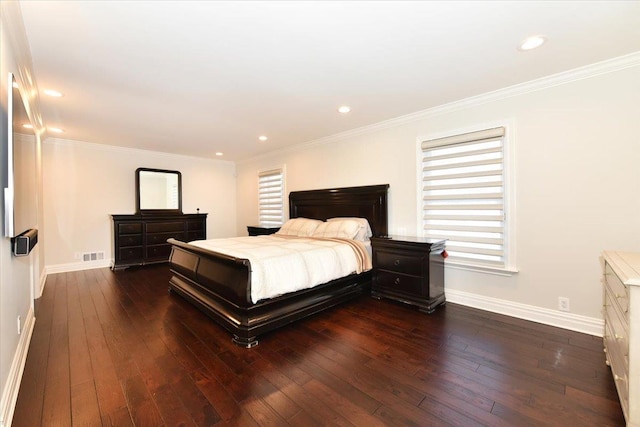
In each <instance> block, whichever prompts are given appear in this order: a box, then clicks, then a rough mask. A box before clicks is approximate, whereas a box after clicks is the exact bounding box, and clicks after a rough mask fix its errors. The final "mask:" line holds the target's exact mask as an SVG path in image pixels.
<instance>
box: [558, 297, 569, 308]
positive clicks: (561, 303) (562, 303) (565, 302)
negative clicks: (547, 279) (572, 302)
mask: <svg viewBox="0 0 640 427" xmlns="http://www.w3.org/2000/svg"><path fill="white" fill-rule="evenodd" d="M558 310H560V311H571V308H570V306H569V298H566V297H558Z"/></svg>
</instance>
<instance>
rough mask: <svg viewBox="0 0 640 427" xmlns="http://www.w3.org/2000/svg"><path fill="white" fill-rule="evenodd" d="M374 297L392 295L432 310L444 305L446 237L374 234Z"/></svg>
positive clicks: (422, 309) (427, 311)
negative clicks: (384, 235) (431, 237)
mask: <svg viewBox="0 0 640 427" xmlns="http://www.w3.org/2000/svg"><path fill="white" fill-rule="evenodd" d="M371 247H372V250H373V253H372V255H373V282H372V288H371V295H372V296H373V297H374V298H378V299H379V298H382V297H385V298H390V299H393V300H396V301H401V302H405V303H408V304H412V305H415V306H418V307H419V308H420V310H421V311H424V312H426V313H433V311H434V310H435V308H436V307H437V306H438V305H440V304H444V302H445V295H444V256H443V255H444V249H445V240H434V239H427V238H422V237H408V236H402V237H400V236H388V237H373V238H372V239H371Z"/></svg>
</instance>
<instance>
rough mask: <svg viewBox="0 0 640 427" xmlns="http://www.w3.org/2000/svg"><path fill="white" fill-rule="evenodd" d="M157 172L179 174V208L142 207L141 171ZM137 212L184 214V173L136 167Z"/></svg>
mask: <svg viewBox="0 0 640 427" xmlns="http://www.w3.org/2000/svg"><path fill="white" fill-rule="evenodd" d="M141 172H157V173H165V174H172V175H177V176H178V208H177V209H140V173H141ZM136 213H137V214H139V215H162V214H182V174H181V173H180V172H179V171H172V170H167V169H151V168H138V169H136Z"/></svg>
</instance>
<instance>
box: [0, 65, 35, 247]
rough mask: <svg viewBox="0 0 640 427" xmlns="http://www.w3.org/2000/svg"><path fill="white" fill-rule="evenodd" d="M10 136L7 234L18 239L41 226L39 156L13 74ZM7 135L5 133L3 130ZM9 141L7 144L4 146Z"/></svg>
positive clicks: (5, 164) (5, 149) (5, 151)
mask: <svg viewBox="0 0 640 427" xmlns="http://www.w3.org/2000/svg"><path fill="white" fill-rule="evenodd" d="M9 84H10V85H11V87H9V91H8V94H7V104H8V111H7V113H8V114H7V122H8V126H7V127H6V129H7V130H8V132H7V134H6V135H2V137H1V138H0V139H2V140H3V144H2V166H0V169H3V174H2V182H3V184H4V185H3V187H4V193H3V195H2V196H3V199H4V203H3V204H4V219H5V224H4V235H5V236H6V237H16V236H18V235H19V234H21V233H22V232H24V231H27V230H29V229H32V228H34V227H36V226H37V222H38V221H37V209H38V207H37V196H36V194H37V185H36V172H35V171H36V157H37V140H36V135H35V132H34V130H33V128H32V127H31V122H30V121H29V116H28V115H27V110H26V108H25V103H24V102H23V99H22V96H21V94H20V90H19V89H18V82H17V81H16V79H15V77H14V75H13V74H11V73H9ZM3 132H4V131H3ZM5 138H6V143H4V141H5Z"/></svg>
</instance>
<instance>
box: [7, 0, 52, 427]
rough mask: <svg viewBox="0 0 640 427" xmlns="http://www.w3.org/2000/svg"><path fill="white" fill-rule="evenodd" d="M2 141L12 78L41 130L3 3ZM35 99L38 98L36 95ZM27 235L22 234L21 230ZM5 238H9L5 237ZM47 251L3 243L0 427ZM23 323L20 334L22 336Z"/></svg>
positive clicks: (24, 51) (10, 402) (15, 24)
mask: <svg viewBox="0 0 640 427" xmlns="http://www.w3.org/2000/svg"><path fill="white" fill-rule="evenodd" d="M0 17H1V20H0V100H1V101H0V103H1V105H2V107H1V109H2V117H1V120H0V141H1V142H2V146H3V147H4V146H6V144H7V139H8V133H9V129H10V123H8V121H7V111H8V102H7V92H8V91H10V90H12V89H11V87H10V86H9V81H8V75H9V73H13V74H14V75H15V77H16V80H17V82H18V84H19V86H20V90H21V93H22V94H23V96H24V95H28V96H29V97H28V98H27V104H28V105H27V110H28V114H29V119H30V120H31V123H32V124H33V125H34V127H35V128H36V129H38V128H39V126H38V124H39V123H41V120H40V119H39V117H40V114H39V106H38V99H37V87H36V82H35V80H34V79H33V78H32V76H33V67H32V63H31V54H30V51H29V44H28V41H27V37H26V34H25V31H24V25H23V22H22V15H21V13H20V8H19V5H18V4H17V3H16V2H13V1H2V2H0ZM34 94H35V95H34ZM40 147H41V146H40V135H38V136H37V138H36V153H35V156H36V157H35V158H32V163H33V168H35V170H36V174H35V175H36V176H37V178H36V180H37V182H36V193H33V192H31V193H30V194H29V195H30V196H31V197H32V199H31V200H30V202H33V203H30V204H31V205H33V206H35V205H37V206H38V207H39V208H40V207H41V206H42V205H41V203H40V202H41V199H40V197H41V194H42V187H41V182H40V180H39V176H40V171H39V170H38V168H39V158H40ZM2 157H3V158H2V161H1V163H0V164H2V165H3V166H2V168H1V170H2V174H4V173H5V170H4V165H6V161H7V159H6V152H4V150H3V156H2ZM35 217H36V222H37V224H36V226H37V227H38V228H41V223H40V219H41V217H42V211H41V210H40V209H38V212H37V213H36V215H35ZM0 224H4V209H0ZM20 231H23V230H20ZM3 234H4V233H3ZM41 248H42V245H41V244H38V245H37V246H36V247H35V248H34V250H33V251H32V252H31V254H30V255H29V256H25V257H20V258H17V257H14V256H13V255H12V253H11V241H10V239H8V238H5V237H0V387H1V390H2V395H1V397H0V426H2V425H6V424H7V423H8V422H9V421H10V420H11V417H12V414H13V408H14V405H15V401H16V399H17V395H18V389H19V385H20V377H21V375H22V370H23V368H24V363H25V361H26V355H27V349H28V345H29V339H30V336H31V332H32V330H33V325H34V321H35V318H34V310H33V308H34V305H33V300H34V298H35V293H36V290H35V289H36V287H37V283H38V282H39V278H40V276H41V272H42V271H43V268H42V262H43V260H42V256H41ZM18 318H19V319H20V323H21V331H20V332H18Z"/></svg>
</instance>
